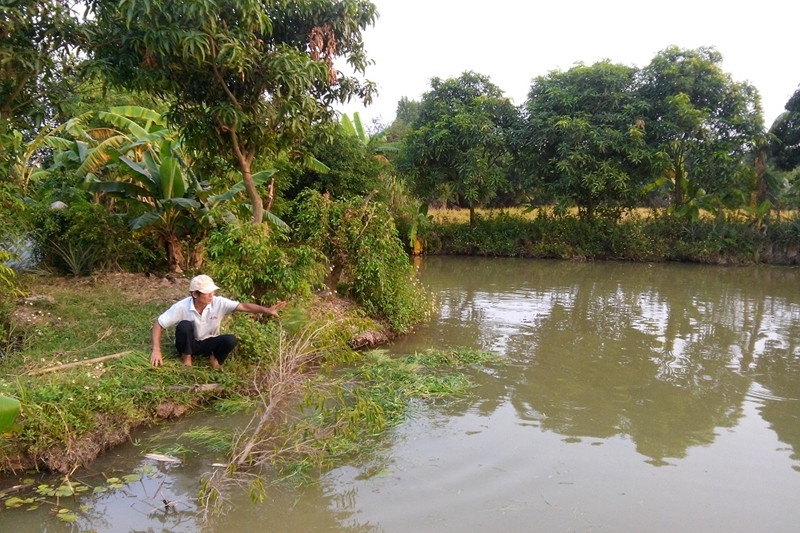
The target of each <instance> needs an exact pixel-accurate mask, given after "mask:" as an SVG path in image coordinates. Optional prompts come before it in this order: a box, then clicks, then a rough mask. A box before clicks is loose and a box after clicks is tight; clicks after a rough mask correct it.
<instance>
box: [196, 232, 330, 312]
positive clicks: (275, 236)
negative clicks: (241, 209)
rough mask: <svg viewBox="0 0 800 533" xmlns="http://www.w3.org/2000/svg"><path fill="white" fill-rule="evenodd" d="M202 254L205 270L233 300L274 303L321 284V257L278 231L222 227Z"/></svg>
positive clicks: (309, 292)
mask: <svg viewBox="0 0 800 533" xmlns="http://www.w3.org/2000/svg"><path fill="white" fill-rule="evenodd" d="M206 252H207V255H208V260H209V262H208V268H207V269H206V270H207V271H208V273H209V274H210V275H211V276H213V277H214V278H215V279H217V280H218V283H223V284H224V286H225V290H226V291H228V292H229V293H230V294H231V295H232V297H234V298H239V299H243V300H255V301H261V302H267V301H275V300H282V299H286V298H288V297H290V296H301V297H302V296H308V295H310V294H311V292H312V291H313V290H315V289H318V288H320V287H322V286H324V285H323V280H324V276H325V270H324V261H325V257H324V256H323V255H322V254H320V253H319V252H318V251H317V250H316V249H315V248H314V247H312V246H308V245H294V244H290V243H289V242H288V239H287V238H286V235H285V234H283V233H281V232H280V230H279V229H273V230H272V232H271V233H266V232H265V231H264V228H263V227H262V226H258V225H253V224H251V223H241V224H237V225H230V226H225V227H223V228H220V229H218V230H216V231H215V232H213V233H212V234H211V236H210V237H209V240H208V248H207V250H206Z"/></svg>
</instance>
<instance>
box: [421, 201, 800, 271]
mask: <svg viewBox="0 0 800 533" xmlns="http://www.w3.org/2000/svg"><path fill="white" fill-rule="evenodd" d="M420 234H421V236H422V238H423V239H424V249H425V251H426V252H427V253H430V254H453V255H482V256H497V257H528V258H539V259H568V260H619V261H649V262H660V261H681V262H698V263H713V264H751V263H771V264H784V265H790V264H798V263H800V219H797V218H788V217H786V216H784V217H782V218H781V219H777V218H773V219H771V220H754V219H752V218H750V219H748V218H746V217H742V216H741V215H740V214H731V215H730V216H727V217H724V218H715V219H712V218H710V217H700V218H699V219H698V220H695V221H681V220H677V219H675V218H672V217H668V216H665V215H663V214H659V213H650V212H642V213H632V214H629V215H628V216H626V217H624V218H622V219H621V220H618V221H616V220H607V219H599V218H598V219H594V220H581V219H579V218H577V217H575V216H555V215H553V214H552V213H549V212H547V211H540V212H536V213H533V214H532V213H523V212H522V211H520V210H508V211H486V212H482V213H479V216H478V217H477V220H476V222H475V223H474V224H472V225H470V224H469V223H468V218H466V216H465V215H464V213H463V211H461V212H460V211H446V212H442V211H439V212H436V213H435V215H433V216H432V217H431V220H430V221H429V223H428V224H427V225H426V226H425V228H424V229H423V231H421V232H420Z"/></svg>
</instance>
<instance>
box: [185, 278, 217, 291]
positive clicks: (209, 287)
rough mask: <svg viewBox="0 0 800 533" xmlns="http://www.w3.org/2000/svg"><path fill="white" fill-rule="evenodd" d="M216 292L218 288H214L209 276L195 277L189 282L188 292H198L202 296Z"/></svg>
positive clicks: (214, 285)
mask: <svg viewBox="0 0 800 533" xmlns="http://www.w3.org/2000/svg"><path fill="white" fill-rule="evenodd" d="M218 290H219V287H217V286H216V284H215V283H214V280H213V279H211V276H206V275H205V274H200V275H199V276H195V277H193V278H192V281H190V282H189V292H195V291H198V292H202V293H203V294H208V293H210V292H214V291H218Z"/></svg>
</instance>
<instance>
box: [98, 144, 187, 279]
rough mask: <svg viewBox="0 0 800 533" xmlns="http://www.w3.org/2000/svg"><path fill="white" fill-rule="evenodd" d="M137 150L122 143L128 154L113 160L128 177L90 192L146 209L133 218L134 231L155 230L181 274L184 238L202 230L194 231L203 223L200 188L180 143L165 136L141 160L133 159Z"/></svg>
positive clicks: (100, 183) (101, 184)
mask: <svg viewBox="0 0 800 533" xmlns="http://www.w3.org/2000/svg"><path fill="white" fill-rule="evenodd" d="M137 144H138V143H137ZM133 148H134V146H132V145H126V146H123V147H121V148H120V152H124V153H125V154H127V155H116V156H112V159H111V161H113V160H115V159H116V160H118V161H119V162H120V163H122V165H121V166H120V170H124V176H125V178H124V179H120V177H119V176H116V177H115V178H112V179H109V180H106V181H101V180H96V181H93V182H91V183H90V184H89V190H90V191H92V192H102V193H105V194H109V195H113V196H117V197H119V198H121V199H123V200H124V201H126V202H129V203H130V204H135V205H136V211H139V212H140V211H144V212H143V213H142V214H140V215H138V216H135V217H134V218H132V219H131V221H130V226H131V229H134V230H138V229H143V228H148V227H149V228H152V229H154V230H155V231H156V232H157V234H158V235H159V237H160V239H161V241H162V243H163V244H164V247H165V249H166V252H167V259H168V261H169V267H170V271H172V272H181V271H182V270H183V268H184V267H185V266H187V265H186V263H185V260H184V256H183V249H182V245H181V241H182V239H183V238H184V237H186V236H188V235H191V234H193V233H194V234H195V235H196V233H197V232H193V231H192V230H193V229H196V226H197V225H198V223H199V217H200V213H199V210H200V208H201V207H202V204H201V202H200V201H199V199H198V198H197V193H198V192H199V191H200V190H201V187H200V185H199V183H198V182H197V179H196V178H195V177H194V174H193V173H192V172H191V170H190V169H189V168H188V166H187V165H186V163H185V161H184V160H183V158H182V157H181V155H180V153H179V149H180V144H179V143H178V141H176V140H168V139H162V140H161V142H160V144H159V145H155V144H149V145H148V146H146V148H145V149H144V151H143V152H141V157H140V159H139V160H135V159H133V158H132V157H131V155H130V154H131V152H132V151H134V150H133ZM156 149H157V150H156Z"/></svg>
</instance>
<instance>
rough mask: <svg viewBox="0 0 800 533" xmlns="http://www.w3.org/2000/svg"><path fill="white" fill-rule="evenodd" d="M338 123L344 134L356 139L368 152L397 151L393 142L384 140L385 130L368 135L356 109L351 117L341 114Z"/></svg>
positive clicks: (383, 152)
mask: <svg viewBox="0 0 800 533" xmlns="http://www.w3.org/2000/svg"><path fill="white" fill-rule="evenodd" d="M340 123H341V125H342V129H344V132H345V134H347V135H349V136H350V137H355V138H356V139H358V141H359V142H360V143H361V144H363V145H364V147H365V148H366V149H367V150H369V151H370V152H373V153H375V154H385V153H386V152H398V151H399V149H398V148H397V146H396V145H395V144H392V143H388V142H386V132H387V130H383V131H380V132H378V133H376V134H375V135H373V136H371V137H370V136H368V135H367V132H366V130H365V129H364V125H363V124H362V123H361V115H359V114H358V111H356V112H355V113H353V118H352V119H351V118H350V117H349V116H348V115H347V114H346V113H345V114H343V115H342V118H341V120H340Z"/></svg>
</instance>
